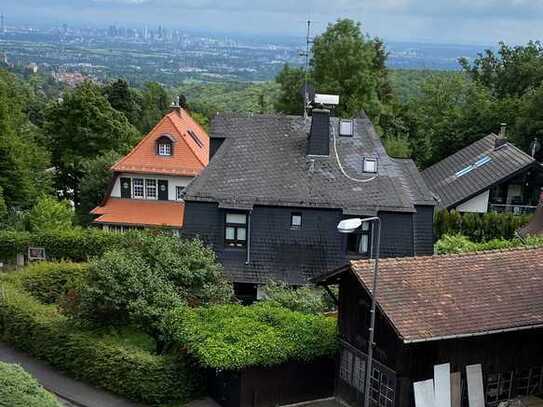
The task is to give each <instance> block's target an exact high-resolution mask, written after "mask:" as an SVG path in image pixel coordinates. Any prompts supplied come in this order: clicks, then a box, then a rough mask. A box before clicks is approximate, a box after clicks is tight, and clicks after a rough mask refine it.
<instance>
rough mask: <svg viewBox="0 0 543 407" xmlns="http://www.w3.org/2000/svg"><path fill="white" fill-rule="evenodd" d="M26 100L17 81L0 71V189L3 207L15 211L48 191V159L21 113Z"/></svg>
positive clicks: (22, 88)
mask: <svg viewBox="0 0 543 407" xmlns="http://www.w3.org/2000/svg"><path fill="white" fill-rule="evenodd" d="M27 98H28V94H27V93H26V90H25V89H24V87H23V86H22V84H21V83H20V82H19V81H18V80H17V78H16V77H14V76H13V75H11V74H9V73H7V72H6V71H2V70H0V187H2V189H3V198H4V202H5V204H6V206H7V207H8V208H14V209H28V208H29V207H31V206H32V205H33V203H34V202H35V201H36V200H37V199H38V198H39V196H40V195H41V194H42V193H50V192H51V179H50V178H51V177H50V173H49V172H48V171H47V168H48V167H49V156H48V153H47V151H46V150H45V148H43V147H42V146H41V145H40V143H39V139H40V137H39V129H38V128H37V127H36V126H34V125H33V124H32V123H31V122H30V121H29V120H28V117H27V115H26V114H25V112H24V107H25V105H26V101H27Z"/></svg>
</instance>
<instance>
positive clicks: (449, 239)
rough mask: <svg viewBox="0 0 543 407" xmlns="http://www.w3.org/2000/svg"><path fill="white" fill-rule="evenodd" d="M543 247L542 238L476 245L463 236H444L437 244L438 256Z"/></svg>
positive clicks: (490, 241) (535, 237) (515, 239)
mask: <svg viewBox="0 0 543 407" xmlns="http://www.w3.org/2000/svg"><path fill="white" fill-rule="evenodd" d="M525 246H527V247H529V246H543V237H542V236H528V237H527V238H525V239H522V240H521V239H518V238H514V239H511V240H506V239H492V240H489V241H486V242H480V243H476V242H473V241H471V240H470V239H468V238H467V237H466V236H463V235H443V236H442V237H441V239H439V240H438V242H437V243H436V250H437V253H438V254H452V253H466V252H478V251H482V250H496V249H511V248H515V247H525Z"/></svg>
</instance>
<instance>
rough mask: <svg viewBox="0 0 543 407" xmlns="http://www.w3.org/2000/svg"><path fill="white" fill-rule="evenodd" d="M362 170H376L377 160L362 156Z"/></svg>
mask: <svg viewBox="0 0 543 407" xmlns="http://www.w3.org/2000/svg"><path fill="white" fill-rule="evenodd" d="M363 167H364V172H369V173H376V172H377V160H376V159H375V158H368V157H364V164H363Z"/></svg>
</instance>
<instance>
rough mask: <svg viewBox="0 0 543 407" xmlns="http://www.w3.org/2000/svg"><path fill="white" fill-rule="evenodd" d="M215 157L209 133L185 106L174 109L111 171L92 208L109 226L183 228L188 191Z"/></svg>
mask: <svg viewBox="0 0 543 407" xmlns="http://www.w3.org/2000/svg"><path fill="white" fill-rule="evenodd" d="M208 162H209V137H208V135H207V133H206V132H205V130H204V129H202V128H201V127H200V126H199V125H198V123H196V121H195V120H193V119H192V117H191V116H190V115H189V114H188V113H187V112H186V111H185V110H184V109H182V108H181V107H177V106H175V107H173V108H172V111H171V112H170V113H168V114H167V115H166V116H164V117H163V118H162V120H161V121H160V122H159V123H158V124H157V125H156V126H155V127H154V128H153V129H152V130H151V131H150V132H149V134H147V135H146V136H145V137H144V138H143V139H142V140H141V141H140V142H139V143H138V144H137V145H136V146H135V147H134V148H133V149H132V151H130V152H129V153H128V154H127V155H126V156H124V157H123V158H122V159H120V160H119V161H118V162H116V163H115V164H114V165H113V166H112V167H111V170H112V171H113V179H112V182H111V184H110V189H109V191H108V194H107V196H106V198H105V199H104V201H103V202H102V204H101V205H100V206H98V207H96V208H94V209H93V210H92V211H91V213H92V214H93V215H98V217H97V218H96V219H95V220H94V223H95V224H98V225H101V226H102V227H103V228H104V229H106V230H113V231H125V230H128V229H131V228H145V227H166V228H171V229H173V230H176V231H178V230H179V229H181V228H182V227H183V217H184V202H183V196H184V190H185V187H186V186H187V185H188V184H189V183H190V182H191V180H192V179H193V178H194V177H195V176H197V175H198V174H200V172H201V171H202V170H203V169H204V168H205V167H206V166H207V164H208Z"/></svg>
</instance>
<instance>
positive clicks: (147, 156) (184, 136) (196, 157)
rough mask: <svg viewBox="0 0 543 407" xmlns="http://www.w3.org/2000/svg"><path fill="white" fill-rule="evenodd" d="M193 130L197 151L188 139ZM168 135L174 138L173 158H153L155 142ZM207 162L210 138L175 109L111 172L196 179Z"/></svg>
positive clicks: (117, 163) (192, 141)
mask: <svg viewBox="0 0 543 407" xmlns="http://www.w3.org/2000/svg"><path fill="white" fill-rule="evenodd" d="M188 130H192V131H193V132H194V133H195V134H196V135H197V136H198V138H199V139H200V140H201V142H202V143H203V146H202V147H200V146H198V145H197V144H196V142H195V141H194V139H193V138H192V137H191V136H190V135H189V133H188ZM164 134H167V135H168V136H170V138H173V141H174V146H173V155H172V156H170V157H163V156H159V155H157V154H156V144H155V143H156V140H157V139H158V138H160V136H162V135H164ZM208 162H209V136H208V135H207V133H206V132H205V130H204V129H202V128H201V127H200V126H199V125H198V123H196V121H195V120H194V119H192V117H190V115H189V114H188V113H187V112H186V111H185V110H183V109H181V108H178V109H177V110H174V111H172V112H170V113H168V114H167V115H166V116H164V117H163V118H162V120H161V121H160V122H158V124H157V125H156V126H155V127H154V128H153V129H152V130H151V131H150V132H149V134H147V135H146V136H145V137H144V138H143V139H142V140H141V141H140V142H139V143H138V144H137V145H136V147H134V148H133V149H132V151H130V152H129V153H128V154H127V155H126V156H124V157H123V158H121V159H120V160H119V161H117V162H116V163H115V164H113V166H112V167H111V169H112V170H113V171H115V172H136V173H151V174H163V175H182V176H196V175H198V174H199V173H200V172H201V171H202V170H203V169H204V167H206V166H207V164H208Z"/></svg>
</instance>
